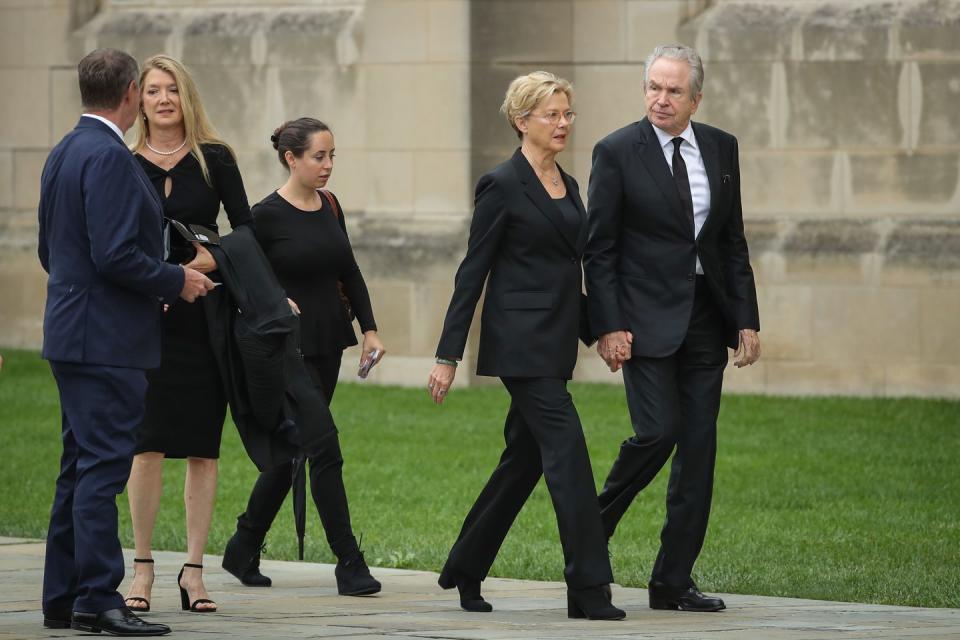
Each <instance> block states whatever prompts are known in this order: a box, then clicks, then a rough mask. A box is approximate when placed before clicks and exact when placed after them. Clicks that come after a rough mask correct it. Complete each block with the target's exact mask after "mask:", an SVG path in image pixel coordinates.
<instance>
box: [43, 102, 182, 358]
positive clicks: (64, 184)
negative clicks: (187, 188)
mask: <svg viewBox="0 0 960 640" xmlns="http://www.w3.org/2000/svg"><path fill="white" fill-rule="evenodd" d="M40 184H41V189H40V212H39V217H40V242H39V247H38V251H39V254H40V263H41V264H42V265H43V268H44V270H45V271H46V272H47V273H49V274H50V277H49V279H48V282H47V305H46V310H45V312H44V317H43V357H44V358H46V359H47V360H56V361H61V362H76V363H83V364H96V365H107V366H114V367H131V368H136V369H151V368H154V367H157V366H159V364H160V322H161V318H162V310H161V300H168V301H173V300H174V299H176V297H177V296H178V295H179V293H180V291H181V290H182V288H183V280H184V275H183V269H182V268H181V267H179V266H177V265H169V264H166V263H164V262H163V260H162V258H163V240H162V220H163V209H162V206H161V203H160V199H159V197H158V196H157V193H156V191H155V190H154V188H153V187H152V186H151V185H150V182H149V180H148V179H147V176H146V175H145V174H144V173H143V170H142V169H141V168H140V166H139V165H138V164H137V161H136V159H135V158H134V157H133V154H132V153H130V150H129V149H127V147H126V146H125V145H124V143H123V141H122V140H121V139H120V138H119V137H118V136H117V135H116V133H114V132H113V131H112V130H111V129H110V128H109V127H108V126H107V125H106V124H104V123H103V122H100V121H98V120H95V119H93V118H80V122H79V123H78V124H77V126H76V127H75V128H74V129H73V131H71V132H70V133H68V134H67V135H66V136H65V137H64V138H63V140H61V141H60V143H59V144H58V145H57V146H56V147H54V149H53V150H52V151H51V152H50V155H49V157H48V158H47V162H46V164H45V165H44V167H43V175H42V177H41V179H40Z"/></svg>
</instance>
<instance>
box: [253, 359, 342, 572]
mask: <svg viewBox="0 0 960 640" xmlns="http://www.w3.org/2000/svg"><path fill="white" fill-rule="evenodd" d="M342 355H343V354H342V353H341V352H338V353H336V354H332V355H329V356H313V357H309V356H308V357H305V358H304V364H306V366H307V371H308V372H309V373H310V377H311V378H312V379H313V383H314V384H315V385H317V386H318V387H319V388H320V389H321V390H322V391H323V395H324V397H325V398H326V399H327V404H328V405H329V403H330V402H331V401H332V400H333V393H334V391H336V388H337V374H338V373H339V371H340V360H341V357H342ZM327 442H328V445H327V446H326V447H325V448H324V450H323V451H321V452H320V453H318V454H317V455H315V456H310V457H309V458H308V459H307V460H308V462H309V464H310V493H311V495H312V496H313V501H314V504H316V507H317V512H318V513H319V514H320V522H321V523H322V524H323V530H324V533H326V536H327V544H329V545H330V550H331V551H333V554H334V555H335V556H337V558H346V557H349V556H350V555H352V554H354V553H355V552H356V551H357V540H356V538H355V537H354V535H353V527H352V526H351V524H350V508H349V506H348V504H347V491H346V489H345V488H344V486H343V456H342V455H341V453H340V440H339V438H338V437H337V436H336V434H334V435H333V436H332V437H330V438H328V439H327ZM292 473H293V461H291V462H289V463H286V464H282V465H279V466H277V467H274V468H272V469H269V470H267V471H264V472H262V473H261V474H260V477H259V478H257V482H256V484H254V486H253V491H252V492H251V493H250V499H249V500H248V501H247V510H246V511H245V512H244V513H242V514H241V515H240V516H239V517H238V518H237V532H238V533H239V534H240V535H242V536H245V537H246V538H247V540H249V541H250V542H251V543H253V544H257V545H259V544H261V543H262V542H263V539H264V538H265V537H266V535H267V532H268V531H269V530H270V526H271V525H272V524H273V521H274V519H275V518H276V517H277V513H278V512H279V511H280V507H281V506H283V501H284V500H285V499H286V497H287V493H288V492H289V491H290V486H291V478H292Z"/></svg>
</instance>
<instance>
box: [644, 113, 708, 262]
mask: <svg viewBox="0 0 960 640" xmlns="http://www.w3.org/2000/svg"><path fill="white" fill-rule="evenodd" d="M653 130H654V132H656V134H657V139H658V140H659V141H660V148H661V149H662V150H663V157H664V158H666V160H667V166H668V167H670V172H671V173H673V139H674V138H675V137H680V138H683V142H682V143H681V144H680V155H681V156H683V162H684V163H685V164H686V165H687V178H688V179H689V180H690V197H691V199H692V200H693V227H694V237H695V238H696V237H697V236H699V235H700V229H702V228H703V223H704V222H706V221H707V216H708V215H710V181H709V180H707V168H706V167H705V166H704V165H703V156H701V155H700V147H699V146H698V145H697V137H696V136H695V135H693V126H692V125H691V124H690V123H687V128H686V129H684V130H683V133H681V134H680V135H679V136H672V135H670V134H669V133H667V132H666V131H663V130H662V129H658V128H657V127H656V126H654V127H653ZM697 273H698V274H699V275H703V267H701V266H700V257H699V256H698V257H697Z"/></svg>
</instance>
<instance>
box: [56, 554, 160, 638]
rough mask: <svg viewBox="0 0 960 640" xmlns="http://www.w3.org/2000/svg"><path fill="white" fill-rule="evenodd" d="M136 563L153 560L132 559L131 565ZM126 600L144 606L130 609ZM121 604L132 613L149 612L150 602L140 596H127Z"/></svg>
mask: <svg viewBox="0 0 960 640" xmlns="http://www.w3.org/2000/svg"><path fill="white" fill-rule="evenodd" d="M137 563H140V564H153V558H134V559H133V564H134V565H136V564H137ZM133 577H134V578H136V577H137V568H136V566H134V568H133ZM154 577H156V576H154ZM150 588H151V590H152V589H153V585H152V584H151V585H150ZM128 600H129V601H133V602H142V603H143V604H144V605H145V606H143V607H131V606H130V605H129V604H127V601H128ZM123 604H125V605H126V607H127V608H128V609H130V611H133V612H134V613H147V612H148V611H150V601H149V600H147V599H146V598H143V597H140V596H127V597H126V598H124V599H123ZM67 626H68V627H69V626H70V625H67Z"/></svg>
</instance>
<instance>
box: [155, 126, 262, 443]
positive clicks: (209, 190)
mask: <svg viewBox="0 0 960 640" xmlns="http://www.w3.org/2000/svg"><path fill="white" fill-rule="evenodd" d="M202 150H203V157H204V159H205V160H206V163H207V168H208V170H209V172H210V181H211V182H212V183H213V186H212V187H211V186H210V185H208V184H207V182H206V181H205V180H204V177H203V172H202V170H201V168H200V163H199V162H198V161H197V159H196V157H194V155H193V154H192V153H188V154H187V155H185V156H184V157H183V159H182V160H180V162H178V163H177V164H176V165H175V166H174V167H173V168H171V169H170V170H169V171H167V170H164V169H161V168H160V167H158V166H157V165H155V164H153V163H152V162H150V161H149V160H147V159H146V158H144V157H143V156H141V155H139V154H137V156H136V158H137V160H138V161H139V162H140V165H141V166H142V167H143V169H144V171H146V173H147V176H148V177H149V178H150V182H151V183H152V184H153V186H154V188H156V190H157V193H158V194H160V199H161V200H162V201H163V215H164V216H166V217H168V218H173V219H175V220H179V221H180V222H184V223H188V224H200V225H203V226H205V227H208V228H210V229H213V230H215V231H216V230H217V215H218V214H219V213H220V204H221V203H223V207H224V209H226V212H227V216H228V218H229V220H230V226H231V227H237V226H239V225H242V224H248V223H249V222H250V221H251V220H252V218H251V216H250V205H249V204H248V203H247V196H246V193H245V192H244V189H243V179H242V178H241V177H240V170H239V169H238V168H237V163H236V161H235V160H234V158H233V156H232V154H231V153H230V152H229V150H228V149H226V148H225V147H223V146H220V145H203V147H202ZM168 177H169V178H170V179H171V180H172V183H173V186H172V189H171V191H170V195H169V196H166V195H165V193H164V191H165V189H164V183H165V182H166V179H167V178H168ZM208 275H209V276H210V277H211V279H213V280H216V279H217V278H216V272H214V273H212V274H208ZM214 293H215V292H214ZM147 381H148V383H149V386H148V387H147V398H146V414H145V417H144V421H143V425H142V426H141V428H140V433H139V436H138V439H137V449H136V452H137V453H143V452H146V451H160V452H163V453H164V454H166V456H167V457H168V458H185V457H188V456H191V457H198V458H218V457H219V456H220V435H221V433H222V432H223V420H224V418H225V417H226V412H227V398H226V395H225V393H224V389H223V385H222V383H221V381H220V372H219V370H218V369H217V364H216V361H215V359H214V357H213V351H212V349H211V348H210V337H209V335H208V333H207V321H206V316H205V315H204V307H203V303H202V300H198V301H197V302H195V303H192V304H191V303H188V302H185V301H183V300H180V299H178V300H177V301H176V302H174V303H173V304H172V305H170V308H169V310H167V312H166V313H165V314H164V316H163V344H162V355H161V362H160V368H159V369H155V370H153V371H149V372H148V373H147Z"/></svg>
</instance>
